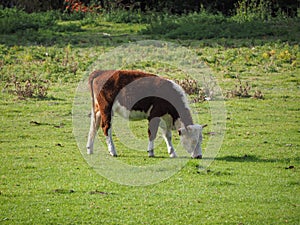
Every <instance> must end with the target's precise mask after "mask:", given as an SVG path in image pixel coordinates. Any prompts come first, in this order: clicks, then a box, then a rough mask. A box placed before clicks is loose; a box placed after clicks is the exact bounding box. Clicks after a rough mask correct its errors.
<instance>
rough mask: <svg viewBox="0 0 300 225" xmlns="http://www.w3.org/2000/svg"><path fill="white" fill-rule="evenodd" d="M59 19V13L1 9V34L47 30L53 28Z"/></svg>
mask: <svg viewBox="0 0 300 225" xmlns="http://www.w3.org/2000/svg"><path fill="white" fill-rule="evenodd" d="M56 19H57V13H56V12H55V11H50V12H46V13H32V14H28V13H25V12H24V11H23V10H19V9H16V8H10V9H9V8H5V9H0V33H1V34H11V33H15V32H17V31H19V30H26V29H33V30H38V29H40V28H47V27H50V26H53V25H54V24H55V23H56V22H55V21H56Z"/></svg>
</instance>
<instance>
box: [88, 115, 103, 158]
mask: <svg viewBox="0 0 300 225" xmlns="http://www.w3.org/2000/svg"><path fill="white" fill-rule="evenodd" d="M99 126H100V112H96V114H95V112H94V110H92V113H91V126H90V131H89V135H88V141H87V144H86V149H87V154H93V149H94V140H95V136H96V134H97V131H98V129H99Z"/></svg>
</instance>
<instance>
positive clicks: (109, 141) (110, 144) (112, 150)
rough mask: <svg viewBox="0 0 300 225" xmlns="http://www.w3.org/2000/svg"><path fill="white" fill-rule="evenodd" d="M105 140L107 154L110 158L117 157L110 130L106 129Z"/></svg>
mask: <svg viewBox="0 0 300 225" xmlns="http://www.w3.org/2000/svg"><path fill="white" fill-rule="evenodd" d="M105 139H106V144H107V147H108V151H109V154H111V155H112V156H117V152H116V149H115V145H114V142H113V140H112V135H111V128H109V129H108V136H106V137H105Z"/></svg>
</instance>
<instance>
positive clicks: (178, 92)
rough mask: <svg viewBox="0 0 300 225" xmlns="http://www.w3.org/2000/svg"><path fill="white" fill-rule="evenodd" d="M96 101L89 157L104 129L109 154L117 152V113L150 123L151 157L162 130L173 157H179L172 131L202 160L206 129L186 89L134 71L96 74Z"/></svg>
mask: <svg viewBox="0 0 300 225" xmlns="http://www.w3.org/2000/svg"><path fill="white" fill-rule="evenodd" d="M89 86H90V90H91V97H92V113H91V126H90V131H89V135H88V142H87V153H88V154H92V153H93V145H94V138H95V135H96V133H97V130H98V129H99V126H101V128H102V130H103V133H104V135H105V137H106V142H107V145H108V151H109V153H110V154H111V155H112V156H117V152H116V149H115V146H114V143H113V140H112V131H111V121H112V116H113V114H114V113H118V114H120V115H121V116H122V117H124V118H127V119H148V122H149V124H148V136H149V144H148V155H149V157H153V156H154V139H155V138H156V134H157V130H158V127H161V128H162V131H163V132H162V133H163V137H164V139H165V141H166V144H167V148H168V153H169V155H170V157H176V153H175V149H174V147H173V145H172V141H171V139H172V133H171V130H172V129H173V128H176V129H177V130H178V133H179V135H180V137H181V143H182V145H183V147H184V148H185V149H186V150H187V151H188V152H189V153H190V154H191V156H192V157H193V158H202V151H201V143H202V128H203V127H204V126H205V125H204V126H201V125H196V124H194V123H193V119H192V116H191V113H190V110H189V106H188V102H187V99H186V96H185V93H184V91H183V89H182V88H181V87H180V86H179V85H177V84H176V83H174V82H173V81H171V80H167V79H164V78H161V77H159V76H156V75H154V74H149V73H144V72H141V71H132V70H128V71H126V70H107V71H100V70H97V71H94V72H93V73H92V74H91V75H90V77H89Z"/></svg>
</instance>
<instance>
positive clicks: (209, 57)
mask: <svg viewBox="0 0 300 225" xmlns="http://www.w3.org/2000/svg"><path fill="white" fill-rule="evenodd" d="M172 21H173V20H170V21H169V23H168V24H172V23H173V22H172ZM179 22H180V21H179ZM217 22H218V20H217ZM298 22H299V20H298V21H297V18H296V19H295V21H294V22H293V24H295V25H294V26H293V27H292V28H291V27H289V24H291V23H290V22H289V21H287V22H282V23H280V30H277V31H276V32H277V33H276V35H277V36H272V33H270V31H269V30H268V32H267V34H266V35H262V34H263V32H264V30H263V27H259V28H260V29H262V30H259V32H258V33H257V35H254V36H251V37H249V38H247V37H240V36H239V35H236V36H234V34H232V37H226V36H223V37H218V38H210V37H206V38H204V39H203V38H199V39H197V38H195V36H192V37H191V39H189V38H187V37H186V36H184V35H183V33H182V35H180V34H178V35H179V37H181V39H173V36H172V35H174V33H167V32H166V35H164V34H162V33H161V30H160V29H161V28H160V29H159V26H156V27H155V29H158V30H159V31H155V30H153V29H154V26H149V25H148V24H146V23H145V24H139V23H134V24H130V23H128V24H122V23H115V22H108V21H101V20H99V21H96V22H95V21H92V20H91V19H88V18H87V19H83V20H73V21H65V20H58V22H57V23H56V24H54V25H51V26H50V27H47V28H45V27H41V28H38V29H37V30H36V29H32V28H28V29H24V30H20V31H17V32H11V33H5V32H3V33H2V34H1V35H0V44H1V45H0V80H1V93H0V95H1V97H0V108H1V128H0V129H1V131H0V150H1V151H0V158H1V165H0V203H1V204H0V222H1V224H299V220H300V208H299V207H300V197H299V196H300V179H299V177H300V169H299V168H300V142H299V140H300V127H299V122H300V114H299V112H300V106H299V103H300V53H299V52H300V51H299V25H297V24H299V23H298ZM278 23H279V22H278ZM191 26H192V25H191ZM208 26H210V25H209V24H208ZM228 26H229V27H230V26H231V25H230V24H228ZM234 26H236V25H234ZM149 27H150V28H149ZM147 29H148V30H147ZM181 29H182V27H181ZM207 29H208V27H207ZM228 29H229V30H230V29H231V28H228ZM276 29H279V28H278V27H277V28H276ZM291 29H293V35H291V36H290V37H289V36H287V35H286V33H287V32H290V30H291ZM178 32H181V30H179V31H178ZM281 34H282V35H281ZM193 35H196V34H195V33H194V34H193ZM153 38H160V39H161V40H167V41H171V42H175V43H177V44H181V45H183V46H186V47H187V48H188V49H190V50H192V51H194V52H195V53H196V54H197V56H198V57H199V60H201V61H204V62H205V63H206V64H207V65H208V66H209V67H210V68H211V69H212V71H213V74H214V76H215V77H216V79H217V81H218V83H219V85H220V87H221V88H222V91H223V95H224V96H227V97H226V98H225V105H226V111H227V116H226V132H225V137H224V141H223V144H222V147H221V149H220V150H219V152H218V154H217V156H216V158H215V159H214V161H213V163H212V164H211V165H210V166H209V167H208V168H205V169H201V161H199V160H193V159H191V160H189V161H188V162H187V164H186V165H185V166H184V168H183V169H182V170H180V171H179V172H178V173H176V174H175V175H174V176H172V177H171V178H169V179H167V180H164V181H162V182H160V183H157V184H153V185H148V186H140V187H133V186H126V185H120V184H118V183H114V182H111V181H109V180H108V179H106V178H104V177H103V176H100V175H99V174H98V173H97V172H96V171H95V170H94V169H93V168H91V167H90V166H89V165H88V164H87V162H86V161H85V159H84V158H83V157H82V155H81V153H80V151H79V149H78V146H77V143H76V141H75V138H74V135H73V132H72V131H73V125H72V107H73V100H74V96H75V94H76V88H77V85H78V83H79V81H80V80H81V79H82V77H83V76H84V74H85V71H86V70H87V69H88V68H89V66H90V65H91V64H92V62H94V60H96V59H97V58H98V57H99V55H101V54H103V53H105V52H108V51H109V50H111V49H114V48H115V47H116V46H119V45H121V44H123V43H130V42H134V41H138V40H145V39H153ZM207 38H208V39H207ZM289 38H290V39H289ZM134 68H137V69H141V70H145V71H151V72H156V71H157V73H160V74H162V75H165V76H168V75H170V70H168V68H166V67H164V66H163V65H160V64H149V63H145V64H139V65H137V66H135V67H134ZM173 69H174V68H173ZM171 71H173V70H171ZM177 72H178V71H177ZM177 72H176V70H175V72H174V73H175V74H176V73H177ZM178 73H179V72H178ZM239 81H240V82H241V83H239ZM28 82H29V83H30V85H29V86H30V87H31V88H32V89H33V90H32V93H31V96H29V97H28V96H27V95H28V92H30V90H31V89H30V88H29V87H27V88H26V85H28ZM246 83H248V85H249V86H250V87H251V89H250V90H248V89H247V91H248V95H249V96H247V97H244V98H242V97H238V96H236V95H238V94H239V91H240V89H239V86H240V85H242V87H243V88H246V87H247V84H246ZM39 90H40V91H39ZM258 91H260V92H261V93H262V95H263V97H262V96H260V97H255V92H258ZM26 94H27V95H26ZM253 96H254V97H253ZM87 104H90V103H87ZM192 107H193V109H194V110H195V111H197V112H198V113H199V117H200V120H201V122H204V123H208V124H209V125H210V122H211V118H210V116H209V113H210V111H209V102H207V101H204V102H198V103H195V104H193V105H192ZM132 126H134V129H135V131H136V133H138V134H139V135H142V136H146V134H147V131H146V121H144V122H142V123H138V124H136V122H135V123H134V124H133V125H132ZM213 132H214V130H212V126H208V128H207V130H205V131H204V143H203V147H204V151H205V147H206V144H207V142H208V140H209V139H210V135H211V134H212V133H213ZM86 135H87V134H86ZM99 137H100V140H102V141H103V136H102V133H100V134H99ZM174 138H175V141H178V135H177V134H176V132H174ZM116 145H117V147H118V146H119V147H120V146H122V143H119V142H118V141H117V140H116ZM146 147H147V146H145V150H146ZM118 151H119V153H120V157H119V158H118V160H120V161H122V162H125V163H128V164H133V165H138V166H141V165H146V164H155V163H157V162H160V161H162V160H163V159H165V158H167V157H168V155H167V152H166V150H165V149H164V146H163V145H160V146H159V148H158V149H157V156H158V157H157V158H148V157H147V153H146V152H142V151H131V150H130V149H126V148H123V147H120V148H119V150H118ZM107 154H108V153H107ZM123 176H126V174H123Z"/></svg>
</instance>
